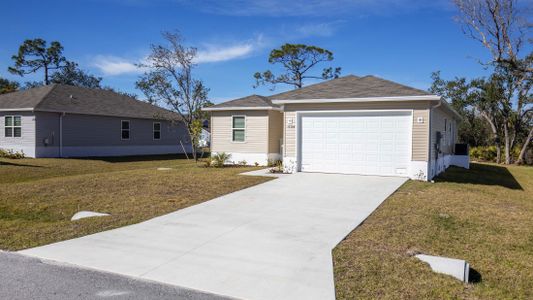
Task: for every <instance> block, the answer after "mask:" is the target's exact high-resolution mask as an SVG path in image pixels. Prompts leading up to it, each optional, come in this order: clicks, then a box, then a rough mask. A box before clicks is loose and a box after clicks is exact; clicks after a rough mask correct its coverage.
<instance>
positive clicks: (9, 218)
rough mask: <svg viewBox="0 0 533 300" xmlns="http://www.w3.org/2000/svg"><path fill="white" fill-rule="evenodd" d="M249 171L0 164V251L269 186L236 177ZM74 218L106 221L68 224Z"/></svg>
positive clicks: (141, 162)
mask: <svg viewBox="0 0 533 300" xmlns="http://www.w3.org/2000/svg"><path fill="white" fill-rule="evenodd" d="M158 167H171V168H172V170H170V171H158V170H157V168H158ZM253 169H256V168H221V169H216V168H204V167H202V164H201V163H200V164H198V165H196V164H195V163H194V162H190V161H187V160H185V159H181V158H179V157H173V156H155V157H138V158H134V157H129V158H113V159H21V160H8V159H0V249H3V250H19V249H24V248H29V247H35V246H39V245H44V244H48V243H52V242H56V241H61V240H65V239H70V238H75V237H79V236H83V235H86V234H90V233H95V232H98V231H103V230H108V229H112V228H116V227H120V226H124V225H128V224H133V223H137V222H140V221H143V220H146V219H149V218H152V217H155V216H159V215H162V214H165V213H168V212H172V211H175V210H178V209H181V208H184V207H187V206H191V205H194V204H197V203H201V202H203V201H206V200H210V199H213V198H215V197H217V196H220V195H224V194H227V193H230V192H233V191H236V190H239V189H243V188H245V187H249V186H252V185H255V184H258V183H262V182H265V181H267V180H269V179H268V178H265V177H254V176H239V175H237V174H238V173H241V172H245V171H248V170H253ZM79 210H91V211H99V212H106V213H110V214H111V215H112V216H110V217H102V218H88V219H83V220H79V221H75V222H72V221H70V218H71V217H72V215H73V214H74V213H76V212H77V211H79Z"/></svg>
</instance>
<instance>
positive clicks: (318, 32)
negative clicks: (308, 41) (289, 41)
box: [293, 20, 344, 38]
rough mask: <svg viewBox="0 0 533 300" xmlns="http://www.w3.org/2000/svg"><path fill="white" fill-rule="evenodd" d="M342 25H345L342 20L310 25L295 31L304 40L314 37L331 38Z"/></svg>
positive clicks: (299, 27) (302, 26) (297, 27)
mask: <svg viewBox="0 0 533 300" xmlns="http://www.w3.org/2000/svg"><path fill="white" fill-rule="evenodd" d="M342 23H344V21H342V20H339V21H333V22H326V23H309V24H303V25H300V26H296V28H294V30H293V31H294V32H295V33H296V35H298V36H299V37H302V38H305V37H313V36H318V37H330V36H333V35H334V34H335V33H336V32H337V30H338V29H339V28H340V27H341V25H342Z"/></svg>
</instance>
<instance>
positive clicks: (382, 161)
mask: <svg viewBox="0 0 533 300" xmlns="http://www.w3.org/2000/svg"><path fill="white" fill-rule="evenodd" d="M411 118H412V117H411V113H410V112H372V113H328V114H322V113H320V114H307V115H305V114H304V115H302V116H301V120H300V122H301V123H300V124H301V127H300V128H301V129H300V130H301V131H300V141H301V144H300V155H301V156H300V157H301V166H300V167H301V171H303V172H325V173H346V174H365V175H386V176H407V169H408V166H409V163H410V160H411V159H410V157H409V156H410V147H411Z"/></svg>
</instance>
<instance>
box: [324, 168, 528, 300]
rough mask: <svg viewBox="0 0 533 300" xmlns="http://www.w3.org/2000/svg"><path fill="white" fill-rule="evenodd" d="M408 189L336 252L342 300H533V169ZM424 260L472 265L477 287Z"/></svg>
mask: <svg viewBox="0 0 533 300" xmlns="http://www.w3.org/2000/svg"><path fill="white" fill-rule="evenodd" d="M435 181H436V183H425V182H417V181H409V182H407V183H406V184H405V185H404V186H402V187H401V188H400V189H399V190H398V191H397V192H396V193H394V194H393V195H392V196H391V197H390V198H389V199H388V200H387V201H385V202H384V204H383V205H382V206H381V207H380V208H379V209H378V210H376V211H375V212H374V213H373V214H372V215H371V216H370V217H369V218H368V219H367V220H366V221H365V222H364V223H363V224H362V225H361V226H360V227H359V228H357V229H356V230H354V231H353V232H352V233H351V234H350V235H349V236H348V237H347V238H346V239H345V240H344V241H343V242H341V243H340V244H339V245H338V246H337V247H336V248H335V250H334V252H333V255H334V267H335V285H336V294H337V298H338V299H457V298H459V299H533V168H532V167H518V166H510V167H502V166H497V165H489V164H472V169H471V170H469V171H467V170H463V169H460V168H453V167H452V168H450V169H449V170H448V171H447V172H445V173H444V174H443V175H442V176H440V177H439V178H437V179H436V180H435ZM417 252H422V253H426V254H431V255H442V256H448V257H455V258H461V259H465V260H467V261H468V262H469V263H470V264H471V267H472V268H473V269H475V272H474V273H476V272H477V273H478V274H479V275H478V276H477V278H476V281H478V282H476V283H471V284H463V283H461V282H459V281H457V280H455V279H453V278H452V277H449V276H446V275H440V274H435V273H433V272H432V271H431V270H430V268H429V266H428V265H426V264H424V263H422V262H420V261H418V260H417V259H416V258H414V257H412V256H411V255H412V254H413V253H417Z"/></svg>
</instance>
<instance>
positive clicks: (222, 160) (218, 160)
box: [211, 152, 231, 168]
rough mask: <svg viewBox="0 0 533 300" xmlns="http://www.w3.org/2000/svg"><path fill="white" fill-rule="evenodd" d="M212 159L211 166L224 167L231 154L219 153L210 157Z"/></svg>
mask: <svg viewBox="0 0 533 300" xmlns="http://www.w3.org/2000/svg"><path fill="white" fill-rule="evenodd" d="M211 158H212V159H213V163H214V164H213V166H214V167H217V168H222V167H224V165H225V164H226V163H227V162H228V160H229V159H230V158H231V154H228V153H225V152H220V153H217V154H215V155H213V156H211Z"/></svg>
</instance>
